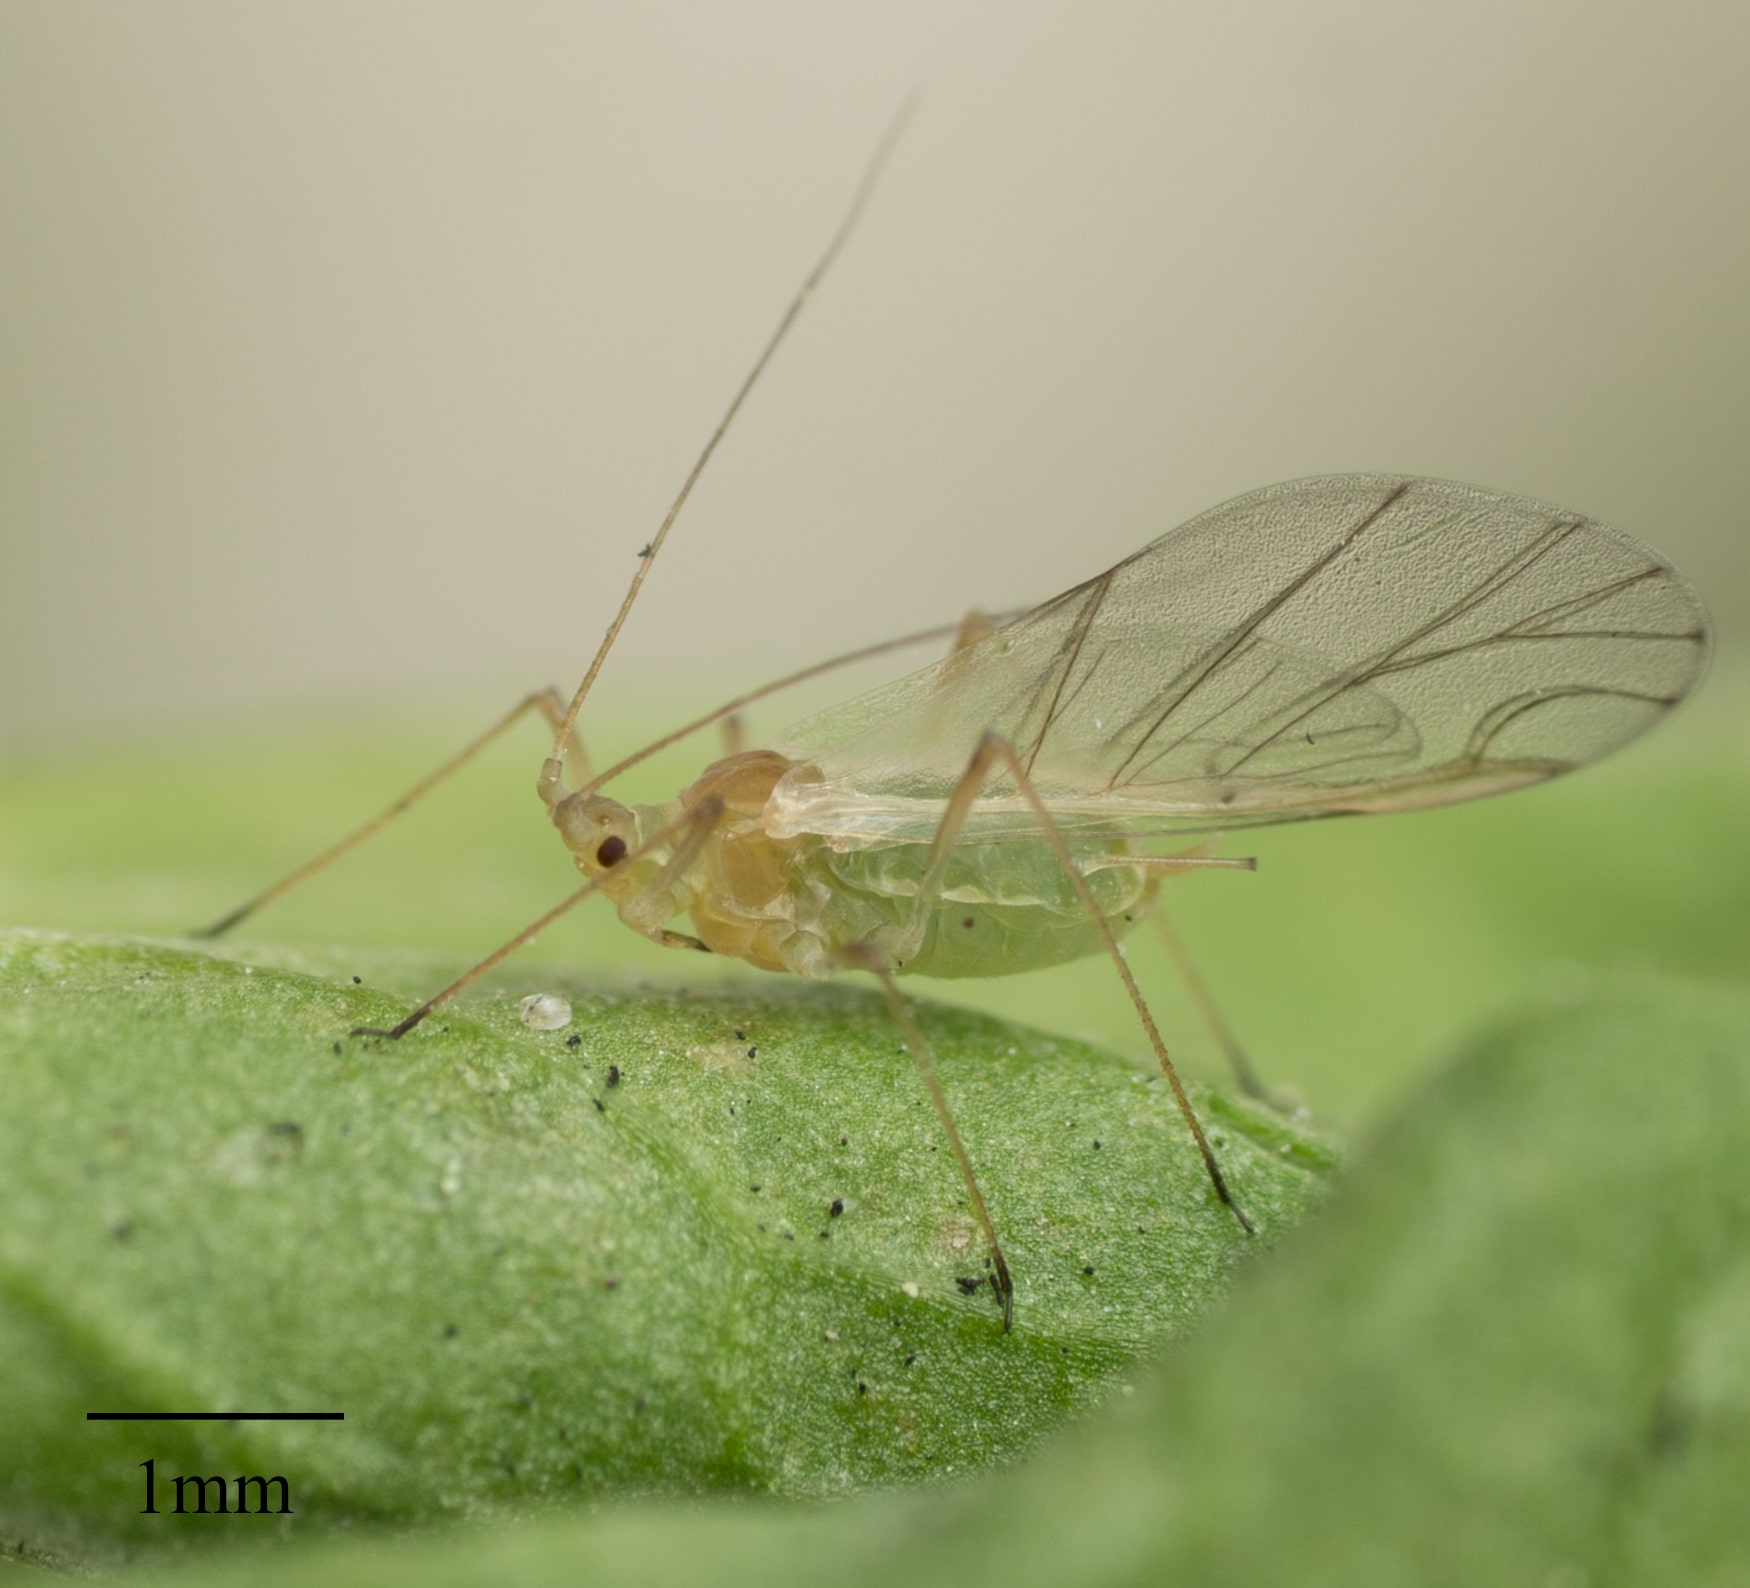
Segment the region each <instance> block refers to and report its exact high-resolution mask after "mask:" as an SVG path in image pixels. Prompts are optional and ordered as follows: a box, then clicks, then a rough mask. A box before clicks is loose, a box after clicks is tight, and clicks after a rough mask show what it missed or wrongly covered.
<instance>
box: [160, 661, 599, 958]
mask: <svg viewBox="0 0 1750 1588" xmlns="http://www.w3.org/2000/svg"><path fill="white" fill-rule="evenodd" d="M531 711H538V712H540V714H541V715H542V716H543V717H545V718H546V719H547V722H548V725H549V726H550V727H552V728H554V729H555V730H557V728H558V726H559V723H560V721H561V720H562V718H563V716H564V712H565V703H564V701H563V699H562V698H561V697H560V695H559V692H558V690H556V689H541V690H537V691H535V693H533V694H531V695H525V696H524V697H523V698H522V699H521V700H519V701H518V702H517V703H516V705H514V706H513V707H512V708H511V709H510V710H509V711H507V712H506V713H505V714H504V715H503V716H502V717H500V718H499V719H498V721H497V722H495V723H493V725H492V726H491V727H490V728H488V729H487V730H486V732H484V733H483V734H481V735H480V737H479V738H477V739H475V740H473V741H472V742H471V743H469V744H467V745H465V746H463V748H462V749H461V750H460V751H458V752H457V753H456V754H455V755H453V756H451V757H450V759H449V760H447V761H446V762H444V764H443V765H442V766H440V767H439V768H438V769H437V770H436V771H435V772H433V773H431V774H430V775H429V776H428V777H425V778H423V779H422V780H421V781H420V782H418V783H415V784H414V785H413V787H412V788H410V789H409V790H408V791H407V792H406V793H405V794H403V795H402V796H401V797H400V798H399V799H398V800H396V801H395V802H394V803H393V804H392V805H389V806H387V807H386V808H385V809H383V810H381V811H379V812H378V813H377V814H376V815H375V816H373V817H372V818H371V819H370V820H369V821H368V822H366V823H365V824H364V825H363V826H362V827H358V828H355V829H354V830H353V831H352V832H350V833H348V834H347V835H346V837H344V838H343V839H341V840H340V842H339V843H337V844H335V845H333V846H332V847H330V848H328V849H324V850H323V851H322V853H321V854H319V855H317V856H316V858H315V859H314V860H308V861H305V863H304V864H303V865H301V866H299V867H298V868H297V870H295V871H291V872H288V873H287V874H286V875H285V876H283V877H281V878H280V879H279V881H278V882H276V883H274V884H273V886H272V887H269V888H265V889H263V890H262V891H261V892H260V893H258V894H256V896H255V897H254V898H253V899H250V900H248V901H247V902H246V903H244V904H240V905H238V907H237V908H236V909H235V910H233V911H231V913H230V914H229V915H222V916H220V917H219V919H218V920H216V921H214V922H213V923H212V924H211V925H210V926H206V927H202V928H201V929H200V930H199V931H197V932H193V933H191V934H190V936H193V937H218V936H220V935H221V934H223V933H225V932H228V931H230V930H231V928H232V927H234V926H235V925H236V924H237V923H238V922H239V921H242V920H244V919H246V918H247V917H249V916H251V915H254V914H255V912H256V911H257V910H260V909H262V908H263V907H264V906H266V905H269V904H272V903H273V902H274V901H275V900H276V899H278V898H280V897H282V896H283V895H285V894H287V893H290V892H291V890H292V889H293V888H295V887H297V885H298V884H299V883H300V882H304V881H307V880H308V879H309V878H311V877H313V876H315V875H316V873H317V872H318V871H321V870H323V869H324V868H326V867H327V866H330V865H332V864H333V863H334V862H335V861H336V860H338V859H340V857H341V856H342V855H345V854H348V853H350V852H351V851H352V850H354V849H356V848H358V846H359V845H360V844H362V843H363V842H364V841H365V840H366V839H367V838H370V837H373V836H374V835H375V834H377V833H379V832H381V831H382V829H383V828H385V827H387V826H388V825H389V823H390V822H392V821H394V820H395V818H396V817H397V816H400V815H402V814H403V813H404V812H406V811H409V810H411V809H412V808H413V807H414V806H415V805H417V804H418V803H419V801H420V800H422V799H424V798H425V796H426V795H427V794H429V793H430V792H431V791H432V790H433V789H434V788H436V787H437V786H438V784H440V783H442V782H443V781H444V780H445V779H447V778H448V777H450V776H451V775H452V774H453V773H456V772H459V771H460V770H461V769H462V768H463V767H464V766H466V765H467V764H468V763H469V762H470V761H472V760H473V759H474V757H475V756H477V755H478V754H479V753H480V752H481V751H482V750H484V749H485V748H486V747H487V745H489V744H491V743H492V741H493V740H494V739H496V738H498V736H499V735H500V734H502V733H504V732H505V731H506V730H507V729H508V728H510V727H511V726H512V725H513V724H515V723H516V722H517V721H518V720H520V719H521V718H522V717H524V716H525V715H527V714H528V713H529V712H531ZM566 753H567V760H568V761H569V763H570V765H571V768H572V773H573V776H575V777H578V778H579V779H581V780H587V779H588V777H589V761H588V758H587V757H586V756H585V755H584V752H583V746H582V745H581V744H580V743H578V741H577V738H576V736H575V735H573V736H572V737H571V739H570V740H569V742H568V745H567V752H566Z"/></svg>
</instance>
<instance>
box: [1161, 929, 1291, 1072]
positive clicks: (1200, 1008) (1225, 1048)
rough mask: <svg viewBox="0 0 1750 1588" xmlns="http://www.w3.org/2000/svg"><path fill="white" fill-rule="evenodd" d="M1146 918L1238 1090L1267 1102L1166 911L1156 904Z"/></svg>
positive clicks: (1232, 1032)
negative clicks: (1225, 1058)
mask: <svg viewBox="0 0 1750 1588" xmlns="http://www.w3.org/2000/svg"><path fill="white" fill-rule="evenodd" d="M1148 919H1149V924H1150V925H1151V926H1152V927H1153V928H1154V930H1155V936H1157V937H1158V938H1159V939H1160V940H1161V946H1162V947H1163V948H1165V949H1166V951H1167V957H1168V958H1169V959H1170V960H1172V962H1173V969H1174V970H1176V971H1177V972H1178V973H1179V980H1180V981H1182V982H1183V983H1184V984H1185V991H1186V992H1188V993H1190V995H1191V1001H1192V1002H1193V1003H1194V1004H1196V1005H1197V1012H1198V1013H1199V1014H1200V1015H1202V1016H1203V1023H1204V1024H1205V1025H1206V1026H1208V1027H1209V1029H1210V1032H1211V1033H1212V1034H1213V1035H1214V1037H1215V1040H1216V1043H1217V1045H1218V1046H1219V1047H1220V1048H1221V1051H1222V1052H1223V1053H1224V1054H1225V1055H1226V1056H1227V1063H1228V1068H1229V1069H1231V1070H1232V1071H1233V1075H1234V1079H1235V1080H1236V1081H1237V1082H1239V1086H1240V1090H1241V1091H1242V1092H1244V1093H1245V1094H1246V1096H1247V1097H1255V1098H1256V1099H1257V1100H1258V1101H1259V1102H1260V1103H1269V1102H1270V1101H1271V1098H1270V1089H1269V1088H1268V1087H1267V1086H1265V1085H1264V1081H1263V1078H1262V1077H1261V1076H1260V1075H1259V1074H1258V1072H1257V1070H1256V1069H1255V1068H1254V1067H1253V1065H1252V1061H1251V1060H1250V1059H1249V1058H1247V1057H1246V1050H1245V1049H1244V1048H1242V1047H1241V1046H1240V1039H1239V1038H1238V1037H1236V1036H1235V1035H1234V1030H1233V1027H1232V1026H1230V1025H1229V1024H1228V1023H1227V1017H1226V1016H1225V1015H1223V1014H1222V1012H1221V1005H1220V1004H1218V1003H1217V1002H1216V1001H1215V996H1214V994H1212V993H1211V992H1210V990H1209V984H1208V983H1207V982H1206V981H1204V979H1203V975H1202V973H1201V972H1200V971H1199V970H1198V969H1197V964H1196V961H1195V960H1193V959H1192V958H1191V954H1190V951H1189V950H1188V949H1187V948H1186V947H1185V940H1184V939H1183V938H1182V937H1180V936H1179V933H1178V930H1177V928H1175V927H1174V925H1173V923H1172V922H1171V921H1169V920H1168V919H1167V917H1166V913H1165V912H1164V911H1163V910H1162V909H1161V908H1160V906H1159V905H1158V904H1157V905H1156V906H1155V908H1154V909H1152V910H1151V911H1149V916H1148Z"/></svg>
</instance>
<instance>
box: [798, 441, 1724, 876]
mask: <svg viewBox="0 0 1750 1588" xmlns="http://www.w3.org/2000/svg"><path fill="white" fill-rule="evenodd" d="M1707 648H1708V630H1707V617H1706V613H1705V612H1704V611H1703V609H1702V606H1701V603H1700V601H1699V599H1698V598H1697V597H1696V595H1695V593H1694V591H1693V590H1691V589H1690V587H1689V586H1688V584H1687V583H1685V582H1684V580H1683V578H1682V577H1681V576H1680V575H1679V574H1678V573H1677V572H1676V571H1675V570H1674V569H1673V568H1671V566H1670V565H1669V564H1668V563H1666V562H1664V561H1663V560H1662V559H1661V558H1660V557H1658V556H1657V555H1656V554H1655V553H1653V552H1651V551H1649V550H1647V549H1646V548H1645V547H1643V546H1640V545H1638V544H1637V543H1636V542H1634V541H1632V540H1630V539H1629V538H1628V537H1627V536H1625V535H1621V534H1619V533H1617V532H1616V531H1614V530H1611V529H1607V528H1606V527H1604V526H1603V525H1601V524H1597V523H1593V522H1592V521H1590V520H1588V519H1585V518H1583V517H1580V516H1579V515H1577V514H1574V513H1569V512H1565V511H1564V510H1562V509H1561V508H1556V507H1550V506H1547V505H1546V504H1544V503H1541V502H1534V501H1530V500H1528V499H1526V498H1524V497H1518V496H1508V495H1505V494H1503V493H1501V492H1497V491H1486V490H1482V489H1479V488H1477V487H1474V486H1468V485H1456V484H1452V483H1449V482H1446V481H1442V480H1425V479H1403V478H1396V477H1391V476H1384V475H1339V476H1331V477H1328V478H1321V479H1311V480H1295V481H1290V482H1289V483H1287V484H1283V485H1273V486H1269V487H1267V488H1266V489H1264V490H1261V491H1254V492H1252V493H1251V494H1250V495H1247V496H1242V497H1238V498H1236V499H1235V500H1234V501H1231V502H1228V503H1226V504H1224V505H1223V506H1221V507H1217V508H1214V509H1212V510H1211V511H1210V512H1207V513H1204V514H1203V515H1201V516H1200V517H1198V518H1194V519H1192V520H1191V521H1190V522H1189V523H1188V524H1184V525H1182V526H1181V527H1179V528H1178V529H1175V530H1172V531H1170V532H1169V533H1168V534H1166V535H1163V536H1162V537H1161V538H1160V539H1159V540H1156V541H1153V542H1152V543H1150V544H1149V545H1147V546H1145V547H1143V549H1142V550H1141V551H1139V552H1137V553H1136V554H1135V555H1134V556H1132V557H1128V558H1126V559H1125V560H1124V561H1123V562H1121V563H1119V564H1118V565H1117V566H1116V567H1114V568H1111V569H1108V570H1107V571H1106V572H1105V573H1103V574H1101V575H1100V576H1099V577H1098V578H1096V579H1091V580H1089V581H1088V582H1087V583H1086V584H1083V585H1078V586H1077V587H1076V588H1075V589H1073V590H1071V591H1068V592H1067V593H1066V594H1064V595H1062V596H1059V597H1058V598H1057V599H1056V600H1054V601H1049V602H1047V603H1046V604H1045V605H1043V606H1041V607H1037V608H1035V609H1034V610H1033V611H1031V612H1028V613H1025V614H1023V615H1022V616H1020V617H1018V618H1016V619H1014V620H1013V621H1011V622H1009V623H1007V624H1005V625H1003V626H1002V627H1000V628H998V629H997V630H995V631H994V632H993V633H991V634H989V635H987V636H985V637H984V638H983V639H981V640H979V641H978V642H977V643H975V644H973V645H971V646H969V647H967V648H966V649H965V650H962V651H960V652H958V653H956V654H955V655H953V656H950V657H947V658H945V659H943V660H942V661H940V662H937V663H935V664H934V665H933V666H931V667H928V668H925V669H923V670H922V671H921V672H917V673H914V674H912V675H910V676H909V677H907V678H902V679H900V680H898V681H897V682H895V683H893V684H890V685H888V686H887V687H885V688H883V689H878V690H876V691H874V692H873V693H871V694H867V695H864V696H862V697H860V698H858V699H856V700H853V701H851V702H849V703H847V704H846V705H844V706H840V707H837V708H835V709H833V710H831V711H828V712H825V713H823V714H821V715H819V716H816V717H812V718H810V719H808V720H807V721H805V722H802V723H800V724H798V725H797V726H796V727H795V728H794V729H793V730H791V732H790V733H789V734H787V735H785V737H784V738H783V740H782V741H780V743H779V746H778V748H780V749H781V750H783V751H784V752H785V753H786V754H788V755H790V756H791V757H792V758H794V759H797V760H799V761H801V762H803V763H805V765H803V766H802V767H799V768H798V770H797V771H796V772H795V773H793V774H792V775H791V776H790V778H789V779H787V780H786V783H785V784H783V785H781V786H780V791H779V808H778V809H777V810H776V811H774V812H773V813H772V814H773V815H774V816H775V817H776V820H777V824H778V826H779V827H780V829H781V830H783V831H785V832H790V833H795V832H815V833H821V834H826V835H835V834H837V835H843V836H845V837H846V838H848V839H853V840H854V841H861V842H869V841H879V840H881V839H883V838H891V839H909V838H912V837H915V836H918V835H919V834H927V833H928V832H929V831H930V830H931V829H932V828H933V826H934V823H935V820H936V818H937V817H938V816H939V813H940V809H941V805H942V801H943V800H944V799H945V798H946V796H947V794H948V792H949V790H950V789H951V788H952V786H953V784H954V782H955V781H956V779H958V777H959V776H960V774H961V773H962V771H963V770H964V768H965V766H966V764H967V761H968V759H969V758H970V756H971V754H972V752H973V749H974V747H975V746H976V745H977V743H978V740H979V738H980V736H981V735H982V734H984V733H985V732H986V731H995V732H997V733H999V734H1001V735H1003V736H1004V737H1005V738H1007V739H1008V740H1009V741H1010V742H1011V743H1012V744H1014V745H1015V746H1016V747H1017V748H1018V749H1019V750H1020V752H1021V755H1022V758H1023V761H1024V763H1025V764H1026V766H1027V767H1028V769H1029V772H1030V774H1031V776H1032V778H1033V780H1034V782H1035V784H1036V786H1037V787H1038V788H1039V789H1040V791H1041V792H1042V793H1043V794H1044V795H1045V796H1046V798H1047V799H1048V800H1049V801H1050V803H1051V805H1052V808H1053V810H1054V812H1055V813H1057V814H1058V815H1059V818H1060V819H1061V820H1062V821H1063V822H1064V823H1065V825H1066V826H1067V827H1069V828H1071V829H1073V830H1081V829H1087V830H1092V829H1094V828H1098V829H1100V830H1103V831H1104V830H1111V829H1113V828H1114V827H1115V826H1119V827H1122V826H1125V825H1134V826H1138V827H1140V826H1144V825H1146V826H1147V827H1148V828H1150V829H1152V830H1157V831H1159V830H1165V831H1169V832H1182V831H1195V830H1198V829H1207V828H1231V827H1237V826H1245V825H1251V824H1258V823H1265V822H1283V821H1293V820H1299V819H1303V818H1306V817H1312V816H1326V815H1335V814H1339V813H1343V812H1354V811H1376V810H1407V809H1414V808H1418V807H1422V806H1430V805H1442V804H1447V803H1449V802H1451V801H1454V800H1462V799H1470V798H1473V797H1475V796H1477V795H1481V794H1489V793H1496V792H1500V791H1502V790H1505V789H1510V788H1517V787H1520V786H1522V785H1524V784H1527V783H1533V782H1537V781H1539V780H1541V779H1543V778H1548V777H1554V776H1556V775H1557V774H1558V773H1561V772H1565V771H1568V770H1569V769H1571V768H1573V767H1576V766H1579V765H1582V764H1583V763H1585V762H1587V761H1592V760H1596V759H1597V758H1598V757H1599V756H1602V755H1604V754H1606V753H1608V752H1609V751H1610V750H1613V749H1614V748H1616V746H1618V745H1620V744H1622V743H1624V742H1625V741H1626V740H1628V739H1631V738H1633V737H1634V736H1635V735H1636V734H1638V733H1641V732H1643V731H1644V730H1645V729H1647V728H1648V727H1650V726H1651V725H1652V724H1653V723H1654V722H1656V721H1657V720H1658V719H1659V718H1660V717H1661V716H1663V715H1664V714H1665V713H1666V712H1667V711H1669V710H1670V709H1671V708H1672V707H1673V706H1675V705H1676V704H1677V702H1678V701H1679V700H1680V699H1682V697H1683V696H1684V695H1685V694H1686V693H1687V692H1688V691H1689V690H1690V689H1691V688H1692V687H1693V686H1694V684H1695V682H1696V680H1697V679H1698V678H1699V676H1700V674H1701V671H1702V668H1703V666H1704V664H1705V661H1706V656H1707ZM1027 825H1029V818H1028V817H1027V816H1026V813H1025V808H1024V807H1023V806H1022V805H1021V803H1020V800H1019V797H1018V795H1017V794H1016V792H1015V790H1014V789H1013V787H1012V786H1009V785H994V786H993V787H992V788H990V789H989V790H987V791H986V795H985V797H983V798H981V800H980V801H979V803H978V806H977V808H976V810H975V812H974V815H973V819H972V821H971V822H970V823H969V825H968V832H967V836H968V838H969V839H976V838H978V837H981V836H983V837H987V838H995V837H999V836H1001V835H1002V834H1003V833H1005V832H1012V831H1016V830H1018V829H1019V828H1021V827H1024V826H1027Z"/></svg>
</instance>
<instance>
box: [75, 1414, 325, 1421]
mask: <svg viewBox="0 0 1750 1588" xmlns="http://www.w3.org/2000/svg"><path fill="white" fill-rule="evenodd" d="M345 1420H346V1413H345V1412H87V1413H86V1414H85V1421H86V1422H88V1423H338V1422H344V1421H345Z"/></svg>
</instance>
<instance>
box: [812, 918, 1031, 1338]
mask: <svg viewBox="0 0 1750 1588" xmlns="http://www.w3.org/2000/svg"><path fill="white" fill-rule="evenodd" d="M839 959H840V961H841V962H842V963H843V964H845V965H846V966H848V967H851V968H852V969H856V970H866V971H868V972H869V974H870V975H872V976H873V977H875V979H876V980H877V981H879V982H880V983H881V989H882V991H883V992H885V993H886V994H887V1007H888V1008H889V1009H891V1010H892V1011H893V1019H894V1023H895V1024H896V1025H898V1027H899V1029H900V1031H901V1033H902V1034H903V1035H904V1037H905V1045H906V1046H907V1047H908V1048H910V1049H911V1056H912V1057H913V1058H914V1059H915V1060H916V1061H917V1066H918V1073H919V1074H920V1075H922V1076H923V1078H924V1088H925V1090H926V1091H928V1092H929V1094H930V1101H931V1102H932V1103H934V1104H935V1106H936V1117H937V1118H938V1119H939V1120H941V1122H942V1129H943V1131H944V1133H945V1134H946V1135H947V1137H948V1145H949V1146H950V1147H951V1148H952V1149H953V1151H954V1161H955V1162H956V1163H958V1164H959V1165H960V1177H961V1179H962V1180H964V1181H965V1182H966V1194H967V1195H968V1196H969V1197H970V1198H971V1199H972V1212H973V1216H974V1217H975V1218H976V1219H977V1220H978V1226H979V1228H980V1229H982V1230H983V1231H984V1238H985V1241H986V1243H987V1244H988V1245H989V1246H990V1257H991V1285H992V1287H993V1288H994V1289H995V1291H996V1293H997V1295H998V1296H1000V1297H1001V1298H1002V1303H1003V1333H1004V1334H1007V1333H1008V1332H1009V1330H1010V1329H1011V1328H1013V1327H1014V1322H1015V1282H1014V1280H1012V1279H1011V1278H1010V1277H1009V1264H1008V1260H1007V1259H1006V1258H1005V1257H1004V1256H1003V1248H1002V1243H1001V1242H1000V1241H998V1239H997V1231H996V1226H995V1225H994V1224H993V1223H992V1222H991V1217H990V1209H989V1208H988V1207H987V1206H986V1205H985V1200H984V1192H983V1191H981V1190H980V1189H979V1186H978V1176H977V1175H976V1174H974V1173H973V1172H972V1159H971V1157H970V1156H968V1154H967V1151H966V1143H965V1142H963V1141H962V1140H961V1139H960V1128H959V1127H958V1126H957V1125H956V1124H955V1123H954V1114H953V1111H952V1110H951V1109H950V1108H949V1107H948V1098H947V1096H946V1094H945V1093H944V1092H943V1091H942V1083H941V1081H940V1080H939V1079H938V1078H937V1076H936V1061H935V1059H934V1058H933V1057H932V1055H931V1053H930V1048H929V1044H928V1043H926V1042H925V1041H924V1035H923V1032H921V1031H920V1030H919V1029H918V1023H917V1021H916V1020H915V1019H914V1018H913V1016H912V1012H911V1007H910V1005H908V1004H907V1003H906V1001H905V995H904V994H903V993H902V992H900V990H899V988H898V986H897V985H895V983H894V980H893V970H892V967H891V966H889V965H888V963H887V961H886V958H885V957H884V956H883V955H882V953H881V951H880V950H879V949H877V948H875V947H874V946H873V945H872V944H868V943H854V944H852V945H851V946H850V947H848V948H843V949H840V950H839Z"/></svg>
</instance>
